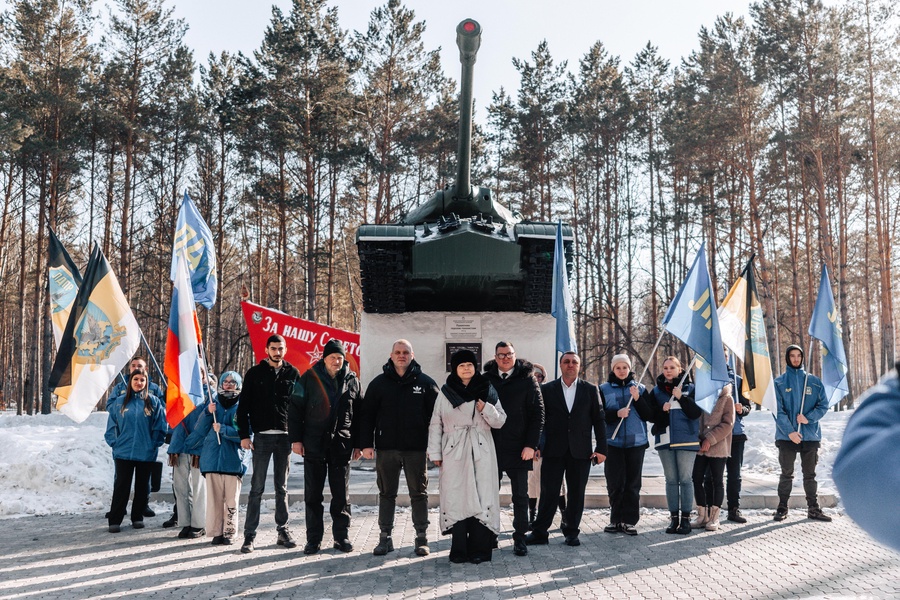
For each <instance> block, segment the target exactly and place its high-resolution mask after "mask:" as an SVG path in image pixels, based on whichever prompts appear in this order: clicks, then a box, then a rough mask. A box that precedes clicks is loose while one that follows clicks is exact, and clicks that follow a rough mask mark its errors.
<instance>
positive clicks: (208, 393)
mask: <svg viewBox="0 0 900 600" xmlns="http://www.w3.org/2000/svg"><path fill="white" fill-rule="evenodd" d="M198 347H199V348H200V360H202V361H203V372H204V375H203V377H204V379H206V381H204V382H203V383H204V386H203V387H205V388H206V398H207V399H208V400H209V402H210V403H211V404H215V403H216V401H215V400H213V397H212V390H211V389H209V362H207V360H206V348H204V347H203V342H200V343H199V344H198ZM212 418H213V423H218V421H217V420H216V413H215V411H213V413H212ZM216 440H218V442H219V445H220V446H221V445H222V437H221V436H220V435H219V432H218V431H217V432H216Z"/></svg>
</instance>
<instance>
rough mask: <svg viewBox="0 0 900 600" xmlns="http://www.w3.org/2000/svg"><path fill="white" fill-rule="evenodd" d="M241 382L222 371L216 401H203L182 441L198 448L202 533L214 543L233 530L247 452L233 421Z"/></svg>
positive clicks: (230, 535)
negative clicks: (202, 488) (203, 484)
mask: <svg viewBox="0 0 900 600" xmlns="http://www.w3.org/2000/svg"><path fill="white" fill-rule="evenodd" d="M242 383H243V380H242V379H241V376H240V375H238V374H237V373H235V372H234V371H225V372H224V373H222V376H221V377H220V378H219V393H218V397H217V398H216V401H215V402H210V403H208V404H207V405H206V408H205V410H204V411H203V412H202V413H201V414H200V416H199V417H198V418H197V423H196V425H195V426H194V430H193V432H191V434H190V435H189V436H188V438H187V442H186V444H187V446H188V447H199V449H200V472H201V473H203V476H204V477H205V478H206V535H207V536H210V537H212V543H213V544H214V545H218V544H223V545H230V544H231V543H233V541H234V535H235V532H236V531H237V525H238V502H239V500H240V497H241V478H242V477H243V476H244V473H246V472H247V456H248V452H247V451H246V450H244V449H243V448H241V437H240V434H239V433H238V429H237V421H236V415H237V410H238V402H239V401H240V397H241V385H242Z"/></svg>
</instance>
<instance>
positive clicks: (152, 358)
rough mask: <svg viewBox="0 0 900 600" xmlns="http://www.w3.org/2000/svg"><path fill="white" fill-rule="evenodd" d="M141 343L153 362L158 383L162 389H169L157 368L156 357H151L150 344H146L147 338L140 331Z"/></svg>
mask: <svg viewBox="0 0 900 600" xmlns="http://www.w3.org/2000/svg"><path fill="white" fill-rule="evenodd" d="M141 341H142V342H143V343H144V348H146V349H147V354H149V355H150V360H151V361H153V366H154V367H156V373H157V374H158V375H159V378H160V381H161V382H162V384H163V387H169V386H168V383H167V382H166V376H165V374H164V373H163V372H162V369H160V368H159V363H158V362H156V357H155V356H153V350H151V349H150V344H148V343H147V338H145V337H144V332H143V331H141Z"/></svg>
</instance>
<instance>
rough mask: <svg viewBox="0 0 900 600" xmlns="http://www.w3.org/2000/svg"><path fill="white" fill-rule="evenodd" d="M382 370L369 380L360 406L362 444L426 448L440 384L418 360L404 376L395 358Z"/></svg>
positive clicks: (375, 446)
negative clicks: (423, 369) (395, 367)
mask: <svg viewBox="0 0 900 600" xmlns="http://www.w3.org/2000/svg"><path fill="white" fill-rule="evenodd" d="M383 371H384V372H383V373H382V374H381V375H379V376H378V377H376V378H375V379H373V380H372V383H370V384H369V387H368V388H367V389H366V398H365V400H364V401H363V402H362V403H361V406H360V410H359V447H360V448H376V449H378V450H421V451H422V452H425V450H426V448H427V447H428V424H429V423H430V422H431V413H432V412H434V402H435V400H436V399H437V396H438V387H437V384H436V383H435V382H434V379H432V378H431V377H429V376H428V375H426V374H425V373H423V372H422V367H421V366H420V365H419V363H417V362H416V361H415V360H412V361H410V363H409V367H408V368H407V369H406V373H404V374H403V376H402V377H401V376H400V375H398V374H397V371H396V369H394V362H393V361H392V360H388V361H387V363H385V365H384V367H383Z"/></svg>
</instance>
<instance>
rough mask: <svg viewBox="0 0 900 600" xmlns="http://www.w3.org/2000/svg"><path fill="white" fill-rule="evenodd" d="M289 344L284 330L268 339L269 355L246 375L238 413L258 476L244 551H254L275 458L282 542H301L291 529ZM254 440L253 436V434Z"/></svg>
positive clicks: (293, 371) (243, 443)
mask: <svg viewBox="0 0 900 600" xmlns="http://www.w3.org/2000/svg"><path fill="white" fill-rule="evenodd" d="M286 353H287V346H286V344H285V343H284V338H283V337H281V336H280V335H273V336H270V337H269V339H268V340H266V357H267V358H266V359H265V360H263V361H260V363H259V364H258V365H254V366H252V367H250V370H249V371H247V374H246V375H244V388H243V390H242V391H241V401H240V403H239V404H238V410H237V413H236V415H235V416H236V418H237V426H238V433H239V434H240V436H241V448H243V449H245V450H252V451H253V476H252V478H251V479H250V498H249V500H248V501H247V519H246V521H245V522H244V545H243V546H241V552H243V553H244V554H247V553H249V552H253V541H254V540H255V539H256V528H257V527H259V506H260V502H261V501H262V495H263V492H264V491H265V489H266V472H267V471H268V470H269V460H270V459H274V460H275V467H274V471H275V524H276V526H277V527H278V545H279V546H284V547H285V548H294V547H295V546H296V545H297V543H296V542H295V541H294V539H293V537H291V532H290V531H289V530H288V527H287V523H288V502H287V478H288V471H289V470H290V456H291V444H290V440H289V439H288V422H287V416H288V402H289V400H290V397H291V390H292V389H293V387H294V381H296V380H297V378H298V377H299V376H300V373H299V372H298V371H297V369H296V368H295V367H294V366H293V365H292V364H290V363H289V362H287V361H286V360H284V355H285V354H286ZM251 434H252V436H253V441H250V436H251Z"/></svg>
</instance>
